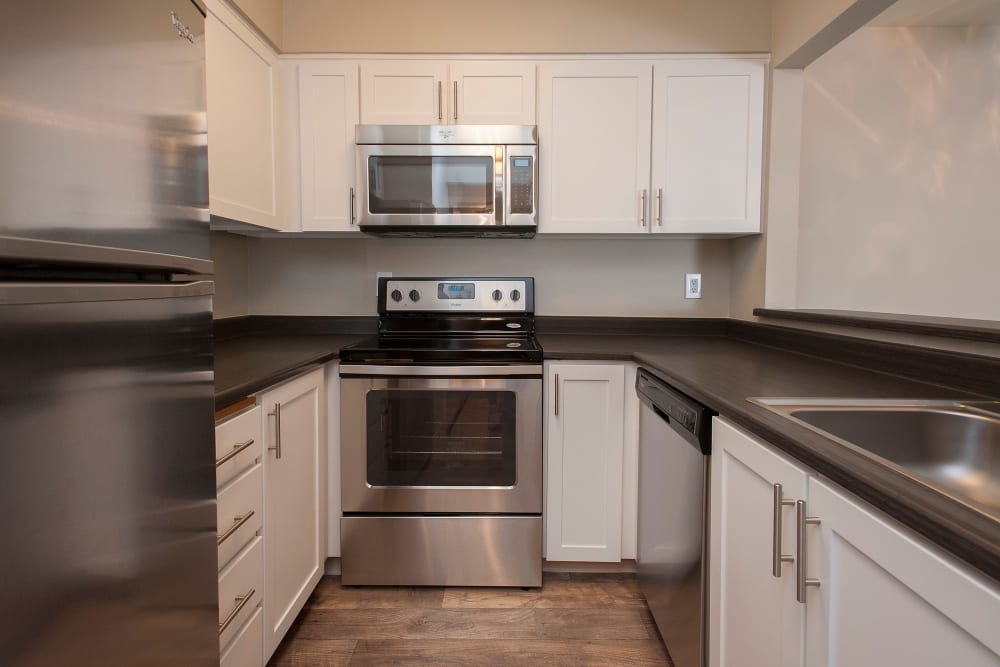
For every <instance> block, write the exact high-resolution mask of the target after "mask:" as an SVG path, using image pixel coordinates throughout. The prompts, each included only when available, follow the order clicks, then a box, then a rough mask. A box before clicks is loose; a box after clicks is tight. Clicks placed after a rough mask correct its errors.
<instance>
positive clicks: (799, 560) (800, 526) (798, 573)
mask: <svg viewBox="0 0 1000 667" xmlns="http://www.w3.org/2000/svg"><path fill="white" fill-rule="evenodd" d="M795 524H796V528H797V530H796V531H795V599H796V600H798V601H799V602H801V603H802V604H805V602H806V588H807V587H809V586H816V587H817V588H819V579H808V578H806V526H807V525H809V526H818V525H819V517H815V516H806V501H804V500H796V501H795Z"/></svg>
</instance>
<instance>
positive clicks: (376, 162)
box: [356, 125, 538, 237]
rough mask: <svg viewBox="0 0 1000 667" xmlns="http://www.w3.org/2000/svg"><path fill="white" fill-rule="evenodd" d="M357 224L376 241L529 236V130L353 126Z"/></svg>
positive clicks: (533, 223)
mask: <svg viewBox="0 0 1000 667" xmlns="http://www.w3.org/2000/svg"><path fill="white" fill-rule="evenodd" d="M356 143H357V155H358V194H359V197H358V201H357V203H356V206H357V214H358V224H359V227H360V228H361V231H363V232H367V233H369V234H375V235H379V236H522V237H527V236H534V234H535V231H536V229H537V227H538V187H537V184H538V131H537V129H536V128H535V126H534V125H358V126H357V132H356Z"/></svg>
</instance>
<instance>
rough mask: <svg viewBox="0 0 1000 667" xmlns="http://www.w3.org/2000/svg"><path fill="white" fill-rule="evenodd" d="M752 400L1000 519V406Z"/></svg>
mask: <svg viewBox="0 0 1000 667" xmlns="http://www.w3.org/2000/svg"><path fill="white" fill-rule="evenodd" d="M752 400H754V402H756V403H758V404H760V405H763V406H764V407H766V408H768V409H769V410H772V411H774V412H777V413H778V414H781V415H783V416H785V417H787V418H789V419H792V420H794V421H797V422H800V423H802V424H804V425H806V426H807V427H809V428H811V429H813V430H816V431H819V432H821V433H823V434H825V435H827V436H833V437H834V438H836V439H837V440H840V441H842V442H844V443H846V444H847V445H849V446H852V447H854V448H856V449H859V450H861V451H862V452H864V453H866V454H869V455H873V456H875V457H878V458H880V459H882V460H883V461H887V462H889V463H890V464H892V465H894V466H896V467H897V469H901V470H902V471H903V472H904V473H906V474H908V475H909V476H911V477H913V478H915V479H917V480H918V481H921V482H923V483H925V484H928V485H930V486H932V487H934V488H936V489H938V490H940V491H942V492H944V493H947V494H948V495H951V496H952V497H955V498H956V499H958V500H960V501H962V502H965V503H966V504H969V505H972V506H974V507H977V508H979V509H980V510H982V511H985V512H986V513H988V514H990V515H992V516H993V517H994V518H1000V403H990V402H959V401H864V400H857V401H845V400H822V399H794V398H791V399H752Z"/></svg>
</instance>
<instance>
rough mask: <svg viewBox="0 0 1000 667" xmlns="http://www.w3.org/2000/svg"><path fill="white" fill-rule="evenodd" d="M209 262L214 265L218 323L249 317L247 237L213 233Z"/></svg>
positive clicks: (215, 306) (215, 310)
mask: <svg viewBox="0 0 1000 667" xmlns="http://www.w3.org/2000/svg"><path fill="white" fill-rule="evenodd" d="M212 259H213V260H214V261H215V298H214V300H213V306H214V308H213V314H214V316H215V317H216V319H219V318H223V317H239V316H241V315H249V314H250V304H249V302H248V300H247V281H248V278H249V276H248V275H247V239H246V237H243V236H237V235H235V234H227V233H225V232H212Z"/></svg>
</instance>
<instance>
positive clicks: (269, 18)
mask: <svg viewBox="0 0 1000 667" xmlns="http://www.w3.org/2000/svg"><path fill="white" fill-rule="evenodd" d="M231 1H232V3H233V4H234V5H236V6H237V7H239V9H240V11H242V12H243V13H244V14H246V16H247V18H249V19H250V20H251V21H253V23H254V25H256V26H257V28H259V29H260V31H261V32H262V33H264V36H265V37H267V38H268V39H269V40H271V41H272V42H274V45H275V46H277V47H278V49H279V50H280V49H284V31H285V25H284V24H285V19H284V14H283V12H284V7H283V5H284V2H283V0H231Z"/></svg>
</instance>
